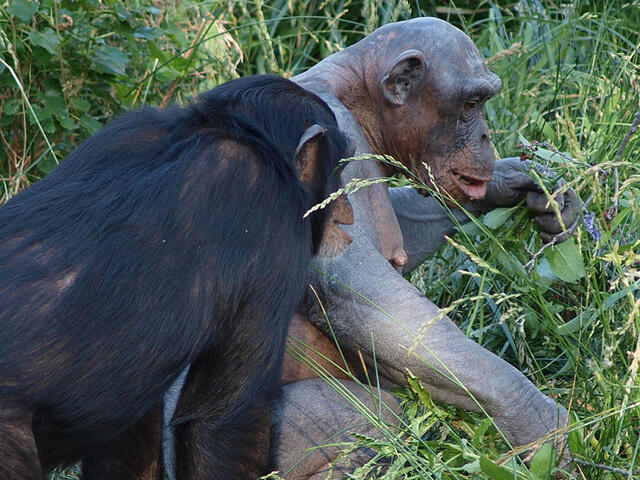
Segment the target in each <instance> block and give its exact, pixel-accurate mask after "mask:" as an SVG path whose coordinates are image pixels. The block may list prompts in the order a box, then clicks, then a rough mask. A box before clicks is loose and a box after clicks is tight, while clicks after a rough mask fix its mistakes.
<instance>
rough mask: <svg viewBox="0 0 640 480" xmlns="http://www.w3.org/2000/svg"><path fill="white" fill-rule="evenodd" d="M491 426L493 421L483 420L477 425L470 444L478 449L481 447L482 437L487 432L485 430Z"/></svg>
mask: <svg viewBox="0 0 640 480" xmlns="http://www.w3.org/2000/svg"><path fill="white" fill-rule="evenodd" d="M492 425H493V419H491V418H485V419H484V420H483V421H482V423H481V424H480V425H478V427H476V431H475V432H474V433H473V438H472V439H471V444H472V445H473V446H474V447H476V448H480V447H481V446H482V445H483V443H484V435H485V433H486V432H487V429H489V428H490V427H491V426H492ZM470 473H471V472H470Z"/></svg>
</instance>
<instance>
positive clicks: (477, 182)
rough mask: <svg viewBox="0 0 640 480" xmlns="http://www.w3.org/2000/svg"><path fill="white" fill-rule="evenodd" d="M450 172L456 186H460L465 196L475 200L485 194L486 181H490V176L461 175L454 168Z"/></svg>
mask: <svg viewBox="0 0 640 480" xmlns="http://www.w3.org/2000/svg"><path fill="white" fill-rule="evenodd" d="M451 174H452V175H453V178H454V181H455V183H456V184H457V185H458V188H460V190H462V192H463V193H464V194H465V195H466V196H467V197H469V198H471V199H474V200H477V199H481V198H484V196H485V195H486V193H487V183H489V182H490V181H491V178H488V177H479V176H475V175H463V174H461V173H458V172H456V171H455V170H452V171H451Z"/></svg>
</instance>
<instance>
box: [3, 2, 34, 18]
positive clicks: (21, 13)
mask: <svg viewBox="0 0 640 480" xmlns="http://www.w3.org/2000/svg"><path fill="white" fill-rule="evenodd" d="M37 11H38V2H35V1H34V2H27V1H25V0H12V1H11V2H9V6H8V7H7V12H9V14H10V15H13V16H14V17H18V18H19V19H20V20H22V21H23V22H24V23H29V22H31V19H32V18H33V15H34V14H35V13H36V12H37Z"/></svg>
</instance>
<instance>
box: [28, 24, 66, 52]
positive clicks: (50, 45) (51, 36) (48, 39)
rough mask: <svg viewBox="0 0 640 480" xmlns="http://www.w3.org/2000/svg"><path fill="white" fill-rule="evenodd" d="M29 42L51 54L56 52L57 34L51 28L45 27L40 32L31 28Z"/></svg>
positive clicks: (57, 44)
mask: <svg viewBox="0 0 640 480" xmlns="http://www.w3.org/2000/svg"><path fill="white" fill-rule="evenodd" d="M29 42H31V45H34V46H36V47H42V48H44V49H45V50H46V51H47V52H49V53H50V54H51V55H55V54H56V53H58V46H59V44H60V42H59V41H58V35H56V32H54V31H53V30H52V29H51V28H45V29H44V30H43V31H42V32H38V31H36V30H31V31H30V32H29Z"/></svg>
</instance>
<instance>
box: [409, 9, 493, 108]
mask: <svg viewBox="0 0 640 480" xmlns="http://www.w3.org/2000/svg"><path fill="white" fill-rule="evenodd" d="M402 23H405V25H403V24H402ZM402 23H400V24H398V27H399V28H400V31H399V37H398V40H399V41H400V40H401V39H406V41H408V42H411V43H412V44H413V45H414V47H413V48H416V47H418V48H417V49H418V50H421V51H422V52H424V54H425V59H426V68H427V75H428V78H429V79H430V80H431V82H432V83H433V86H434V87H435V89H437V90H438V91H439V92H441V94H443V95H453V96H456V97H459V96H468V97H472V96H478V97H480V98H483V99H488V98H490V97H492V96H493V95H495V94H496V93H497V92H498V91H499V90H500V88H501V86H502V82H501V81H500V79H499V78H498V76H497V75H495V74H494V73H493V72H491V71H490V70H489V69H488V68H487V66H486V63H485V61H484V58H483V57H482V54H481V53H480V51H479V50H478V48H477V47H476V45H475V44H474V43H473V41H472V40H471V39H470V38H469V37H468V36H467V35H466V34H465V33H464V32H462V31H461V30H460V29H458V28H456V27H454V26H453V25H451V24H449V23H447V22H444V21H442V20H439V19H436V18H419V19H414V20H410V21H407V22H402Z"/></svg>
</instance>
